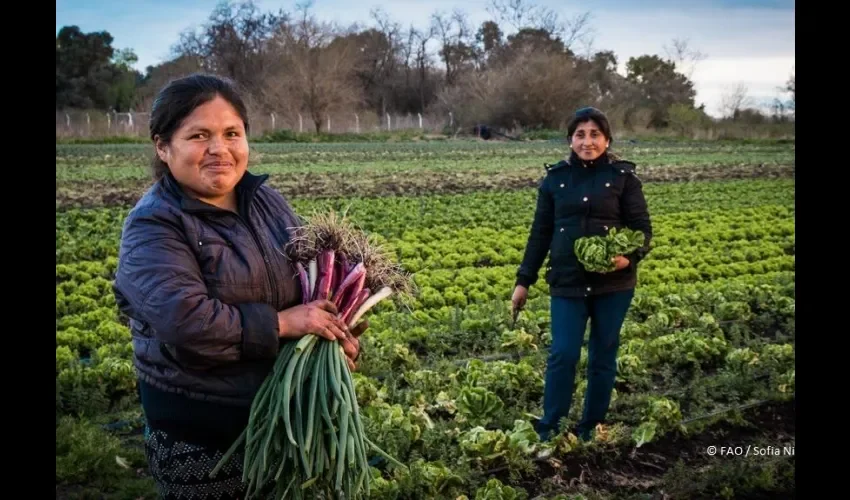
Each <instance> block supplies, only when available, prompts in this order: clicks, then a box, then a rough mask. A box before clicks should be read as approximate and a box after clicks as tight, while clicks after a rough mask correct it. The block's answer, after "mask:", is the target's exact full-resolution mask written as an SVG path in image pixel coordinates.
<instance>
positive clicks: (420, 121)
mask: <svg viewBox="0 0 850 500" xmlns="http://www.w3.org/2000/svg"><path fill="white" fill-rule="evenodd" d="M416 114H417V115H419V129H420V130H421V129H422V113H416Z"/></svg>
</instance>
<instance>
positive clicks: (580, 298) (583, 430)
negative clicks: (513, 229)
mask: <svg viewBox="0 0 850 500" xmlns="http://www.w3.org/2000/svg"><path fill="white" fill-rule="evenodd" d="M567 131H568V137H569V141H570V149H571V152H570V155H569V156H568V158H567V159H565V160H562V161H560V162H558V163H556V164H555V165H546V170H547V172H546V176H545V177H544V178H543V180H542V182H541V183H540V186H539V188H538V195H537V206H536V210H535V214H534V220H533V223H532V225H531V230H530V234H529V237H528V243H527V246H526V249H525V255H524V257H523V261H522V264H521V265H520V267H519V270H518V272H517V280H516V287H515V289H514V292H513V297H512V303H513V308H514V311H515V312H516V311H519V310H520V309H522V307H523V306H524V305H525V303H526V300H527V299H528V288H529V287H530V286H532V285H533V284H534V283H535V282H536V281H537V277H538V272H539V270H540V267H541V266H542V264H543V261H544V259H545V258H546V256H547V254H548V256H549V262H548V265H547V267H546V273H545V277H546V282H547V284H548V285H549V292H550V295H551V299H550V304H551V305H550V307H551V315H552V322H551V325H552V326H551V331H552V345H551V348H550V351H549V358H548V362H547V368H546V379H545V388H544V396H543V417H542V418H541V419H540V421H539V422H538V429H537V430H538V433H539V434H540V437H541V439H544V440H545V439H548V438H549V437H551V435H552V433H553V432H554V433H557V432H558V431H559V429H560V423H561V419H563V418H565V417H567V416H568V414H569V410H570V407H571V404H572V399H573V392H574V382H575V374H576V366H577V364H578V362H579V359H580V356H581V347H582V344H583V340H584V334H585V330H586V327H587V322H588V320H590V339H589V343H588V363H587V392H586V394H585V399H584V409H583V410H584V411H583V416H582V419H581V421H580V422H579V423H578V427H577V429H576V431H577V434H578V435H579V437H580V438H582V439H585V440H586V439H589V438H590V437H591V433H592V431H593V430H594V428H595V427H596V425H597V424H599V423H601V422H602V421H603V420H604V418H605V415H606V413H607V411H608V406H609V403H610V399H611V392H612V391H613V389H614V381H615V377H616V374H617V349H618V347H619V340H620V329H621V327H622V325H623V321H624V320H625V317H626V313H627V312H628V309H629V307H630V305H631V301H632V298H633V297H634V289H635V286H636V284H637V266H638V263H639V262H640V261H641V259H643V258H644V257H645V256H646V254H647V253H648V252H649V246H650V240H651V237H652V224H651V221H650V216H649V211H648V209H647V204H646V199H645V198H644V194H643V189H642V184H641V181H640V179H638V177H637V176H636V175H635V164H634V163H631V162H628V161H624V160H621V159H619V158H617V157H615V156H614V155H613V154H611V153H610V152H609V147H610V144H611V139H612V136H611V127H610V124H609V122H608V119H607V117H606V116H605V115H604V114H603V113H602V112H601V111H599V110H597V109H595V108H591V107H588V108H582V109H580V110H578V111H577V112H576V114H575V116H573V118H572V119H571V121H570V123H569V125H568V127H567ZM624 227H627V228H630V229H633V230H638V231H641V232H643V233H644V236H645V241H644V245H643V246H642V247H641V248H638V249H637V250H636V251H634V252H632V253H631V254H629V255H617V256H615V257H614V258H613V264H614V270H613V271H611V272H607V273H604V272H600V273H598V272H589V271H586V270H585V269H584V268H583V266H582V264H581V263H580V262H579V261H578V259H577V257H576V254H575V249H574V245H575V241H576V240H577V239H578V238H581V237H584V236H605V235H606V234H608V232H609V231H610V230H611V229H613V228H617V229H622V228H624Z"/></svg>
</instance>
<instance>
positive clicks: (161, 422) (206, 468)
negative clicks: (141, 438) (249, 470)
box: [139, 381, 249, 500]
mask: <svg viewBox="0 0 850 500" xmlns="http://www.w3.org/2000/svg"><path fill="white" fill-rule="evenodd" d="M139 395H140V397H141V401H142V408H143V410H144V412H145V418H146V421H147V425H146V428H145V455H146V458H147V461H148V468H149V470H150V474H151V477H152V478H153V479H154V481H155V482H156V485H157V488H158V489H159V493H160V496H161V498H163V499H166V500H169V499H184V500H205V499H210V500H213V499H216V500H224V499H236V498H244V497H245V493H246V491H247V486H246V485H245V484H243V482H242V470H243V463H244V454H243V449H244V446H241V447H240V448H239V449H237V450H236V452H234V453H233V454H232V455H231V456H230V458H229V459H228V461H227V462H226V463H225V464H224V465H223V466H222V467H221V468H220V469H219V470H218V472H217V473H216V475H215V477H210V473H211V472H212V471H213V469H215V467H216V466H217V465H218V463H219V461H220V460H221V459H222V457H223V456H224V454H225V453H226V452H227V450H228V449H229V448H230V447H231V445H232V444H233V443H234V441H235V440H236V439H238V438H239V436H240V435H241V433H242V431H243V430H244V428H245V426H246V425H247V423H248V416H249V409H248V408H236V407H228V406H224V405H219V404H216V403H211V402H208V401H198V400H193V399H190V398H187V397H185V396H183V395H181V394H177V393H173V392H168V391H163V390H160V389H158V388H155V387H153V386H151V385H150V384H147V383H145V382H144V381H139Z"/></svg>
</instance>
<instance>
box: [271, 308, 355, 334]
mask: <svg viewBox="0 0 850 500" xmlns="http://www.w3.org/2000/svg"><path fill="white" fill-rule="evenodd" d="M338 314H339V311H337V308H336V306H335V305H334V304H333V302H331V301H329V300H314V301H313V302H310V303H308V304H301V305H297V306H295V307H290V308H289V309H284V310H283V311H280V312H278V313H277V323H278V328H279V334H278V336H279V337H280V338H287V339H298V338H301V337H303V336H304V335H309V334H313V335H318V336H319V337H322V338H326V339H328V340H337V339H339V340H340V341H342V340H344V339H345V338H346V335H348V334H350V332H349V331H348V327H347V326H346V325H345V323H344V322H343V321H342V320H341V319H339V318H338V317H337V315H338Z"/></svg>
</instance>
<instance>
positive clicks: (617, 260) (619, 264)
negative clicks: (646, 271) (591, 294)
mask: <svg viewBox="0 0 850 500" xmlns="http://www.w3.org/2000/svg"><path fill="white" fill-rule="evenodd" d="M613 260H614V266H615V267H614V270H615V271H619V270H621V269H625V268H627V267H629V264H630V262H629V259H627V258H626V257H623V256H622V255H618V256H616V257H614V259H613Z"/></svg>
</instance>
